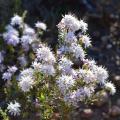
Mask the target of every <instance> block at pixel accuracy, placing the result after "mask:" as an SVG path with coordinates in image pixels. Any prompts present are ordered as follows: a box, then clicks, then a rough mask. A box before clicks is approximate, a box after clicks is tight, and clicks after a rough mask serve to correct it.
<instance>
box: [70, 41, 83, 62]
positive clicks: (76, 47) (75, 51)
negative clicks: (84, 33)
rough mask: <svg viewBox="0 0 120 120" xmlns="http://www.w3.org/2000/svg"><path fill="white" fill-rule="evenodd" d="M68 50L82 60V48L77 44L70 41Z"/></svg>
mask: <svg viewBox="0 0 120 120" xmlns="http://www.w3.org/2000/svg"><path fill="white" fill-rule="evenodd" d="M70 51H71V52H72V53H73V56H74V57H75V58H77V59H78V58H80V59H81V60H83V59H84V58H85V53H84V50H83V48H82V47H81V46H80V45H78V44H75V43H72V45H71V47H70Z"/></svg>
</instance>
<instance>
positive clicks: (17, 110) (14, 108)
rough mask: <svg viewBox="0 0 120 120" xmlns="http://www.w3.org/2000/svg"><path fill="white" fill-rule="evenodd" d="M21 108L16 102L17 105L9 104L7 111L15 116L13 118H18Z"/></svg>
mask: <svg viewBox="0 0 120 120" xmlns="http://www.w3.org/2000/svg"><path fill="white" fill-rule="evenodd" d="M20 107H21V105H20V104H19V103H18V102H16V101H15V103H12V102H10V103H9V104H8V107H7V110H8V112H9V113H10V114H11V115H13V116H17V115H20Z"/></svg>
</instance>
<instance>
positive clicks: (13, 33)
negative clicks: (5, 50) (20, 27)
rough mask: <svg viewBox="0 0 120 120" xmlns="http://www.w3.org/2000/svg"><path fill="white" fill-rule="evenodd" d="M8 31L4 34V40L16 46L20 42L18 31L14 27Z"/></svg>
mask: <svg viewBox="0 0 120 120" xmlns="http://www.w3.org/2000/svg"><path fill="white" fill-rule="evenodd" d="M7 29H8V30H7V32H5V33H4V34H3V38H4V40H5V41H6V42H7V44H10V45H13V46H16V45H17V44H18V43H19V42H20V39H19V34H18V31H17V30H15V29H14V28H12V27H10V28H7Z"/></svg>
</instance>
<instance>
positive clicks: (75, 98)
mask: <svg viewBox="0 0 120 120" xmlns="http://www.w3.org/2000/svg"><path fill="white" fill-rule="evenodd" d="M24 18H25V14H23V16H22V17H20V16H18V15H15V16H14V17H12V18H11V22H10V24H9V25H7V27H6V31H5V33H3V35H2V37H3V41H2V42H3V45H2V49H1V51H0V67H1V69H0V71H1V75H2V79H3V81H4V93H5V95H6V99H5V104H6V105H5V106H6V108H4V107H3V109H6V110H5V111H4V110H2V109H1V110H0V113H1V114H2V116H3V118H4V119H5V120H8V119H9V118H11V117H12V116H14V117H17V116H18V117H20V118H21V119H30V118H32V117H33V116H34V118H33V119H42V120H47V119H51V118H53V117H54V114H55V113H56V112H58V113H59V117H61V118H64V119H65V117H67V115H66V114H68V113H69V112H70V111H71V109H72V108H76V107H78V106H79V105H80V104H79V103H83V104H94V103H95V102H96V101H98V100H99V98H100V97H101V94H102V92H104V91H106V92H108V94H112V95H113V94H114V93H115V92H116V89H115V86H114V84H112V83H111V82H109V81H108V72H107V70H106V69H105V68H104V67H102V66H98V65H97V64H96V62H95V61H94V60H92V59H87V52H86V49H87V48H88V47H91V39H90V37H89V35H88V34H87V29H88V25H87V23H85V22H84V21H83V20H78V19H77V18H76V17H74V16H73V15H71V14H68V15H65V16H64V17H63V18H62V20H61V21H60V23H59V24H58V25H57V26H58V30H59V44H58V46H57V49H56V51H53V50H52V49H51V48H50V47H49V46H48V45H47V44H45V43H43V42H41V35H42V33H43V32H44V31H45V30H46V29H47V27H46V25H45V24H44V23H42V22H39V21H38V22H37V23H36V24H35V29H33V28H31V27H30V26H29V25H27V24H26V23H25V22H24ZM7 115H8V117H7Z"/></svg>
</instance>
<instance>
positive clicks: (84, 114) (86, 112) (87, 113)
mask: <svg viewBox="0 0 120 120" xmlns="http://www.w3.org/2000/svg"><path fill="white" fill-rule="evenodd" d="M81 116H82V117H83V118H89V117H92V116H93V111H92V110H91V109H84V110H83V112H82V115H81Z"/></svg>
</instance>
